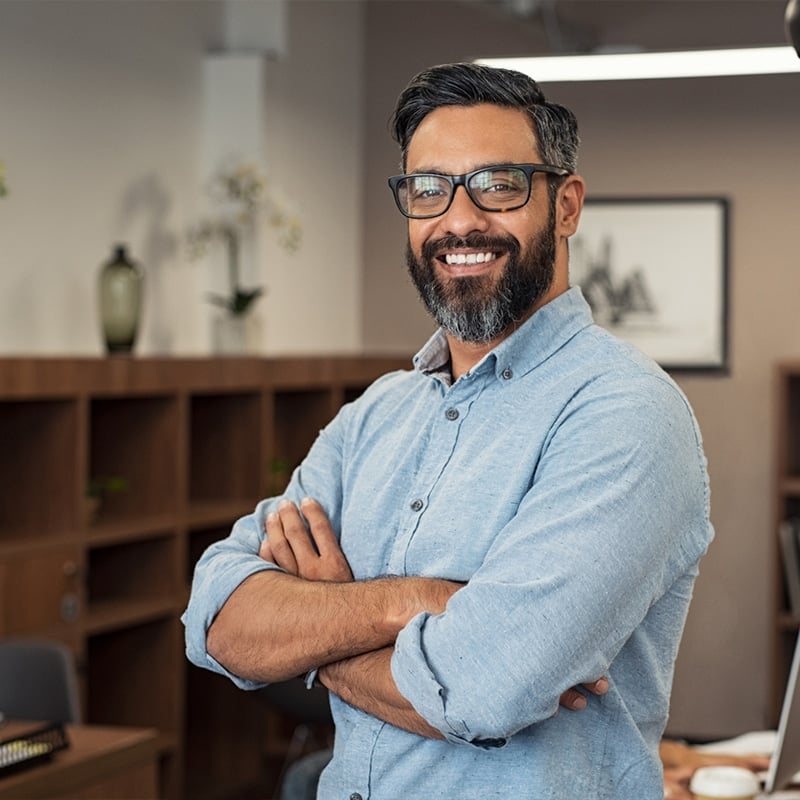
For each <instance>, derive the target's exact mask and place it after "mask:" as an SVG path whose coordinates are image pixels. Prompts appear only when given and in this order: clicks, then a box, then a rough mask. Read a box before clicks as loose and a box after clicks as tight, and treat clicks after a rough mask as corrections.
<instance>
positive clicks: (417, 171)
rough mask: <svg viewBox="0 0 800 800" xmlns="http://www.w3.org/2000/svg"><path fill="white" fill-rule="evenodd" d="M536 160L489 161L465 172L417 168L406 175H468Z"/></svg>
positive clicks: (534, 162)
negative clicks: (480, 170) (481, 170)
mask: <svg viewBox="0 0 800 800" xmlns="http://www.w3.org/2000/svg"><path fill="white" fill-rule="evenodd" d="M536 163H538V162H536V161H496V160H495V161H487V162H486V163H485V164H476V165H475V166H473V167H471V168H470V169H467V170H464V172H446V171H445V170H443V169H437V168H436V167H425V168H417V169H415V170H413V171H408V172H405V173H404V174H405V175H466V174H468V173H470V172H475V171H476V170H479V169H491V168H492V167H503V166H509V165H511V164H536Z"/></svg>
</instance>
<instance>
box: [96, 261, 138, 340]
mask: <svg viewBox="0 0 800 800" xmlns="http://www.w3.org/2000/svg"><path fill="white" fill-rule="evenodd" d="M142 281H143V275H142V270H141V268H140V267H139V265H138V264H136V262H135V261H132V260H131V259H130V258H129V257H128V252H127V248H126V246H125V245H116V246H115V247H114V253H113V255H112V257H111V258H110V259H109V260H108V261H106V262H105V263H104V264H103V266H102V268H101V269H100V279H99V302H100V325H101V328H102V333H103V340H104V342H105V346H106V350H107V352H109V353H130V352H131V351H132V350H133V346H134V344H135V343H136V334H137V332H138V330H139V319H140V316H141V310H142Z"/></svg>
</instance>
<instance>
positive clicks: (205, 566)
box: [181, 409, 347, 689]
mask: <svg viewBox="0 0 800 800" xmlns="http://www.w3.org/2000/svg"><path fill="white" fill-rule="evenodd" d="M346 418H347V411H346V409H342V411H340V413H339V414H338V415H337V417H336V418H335V419H334V420H333V421H332V422H331V423H330V424H329V425H328V426H327V427H326V428H325V429H324V430H322V431H321V432H320V434H319V436H318V437H317V440H316V441H315V443H314V445H313V446H312V448H311V450H310V451H309V453H308V455H307V456H306V458H305V460H304V461H303V463H302V464H301V465H300V466H299V467H298V468H297V469H296V470H295V472H294V474H293V475H292V478H291V480H290V482H289V485H288V487H287V489H286V491H285V493H284V494H283V495H282V496H280V497H273V498H268V499H266V500H262V501H261V502H260V503H259V504H258V506H257V507H256V509H255V511H254V513H253V514H250V515H249V516H246V517H243V518H242V519H240V520H238V521H237V522H236V523H235V525H234V526H233V529H232V531H231V534H230V535H229V536H228V537H227V538H226V539H223V540H221V541H219V542H216V543H214V544H212V545H211V546H210V547H208V549H207V550H206V551H205V552H204V553H203V555H202V556H201V558H200V560H199V561H198V562H197V565H196V567H195V570H194V577H193V580H192V588H191V594H190V598H189V604H188V607H187V608H186V610H185V612H184V613H183V615H182V617H181V621H182V622H183V624H184V627H185V640H186V655H187V658H188V659H189V660H190V661H191V662H192V663H193V664H196V665H197V666H199V667H205V668H206V669H210V670H212V671H214V672H217V673H220V674H221V675H225V676H227V677H228V678H230V679H231V680H232V681H233V682H234V683H235V684H236V685H237V686H239V687H240V688H242V689H257V688H260V687H261V686H263V685H264V684H261V683H255V682H253V681H249V680H245V679H243V678H240V677H238V676H237V675H234V674H232V673H231V672H229V671H228V670H226V669H225V668H224V667H223V666H222V665H221V664H219V663H218V662H217V661H216V660H215V659H214V658H213V657H212V656H210V655H209V653H208V650H207V649H206V636H207V634H208V629H209V627H210V626H211V624H212V622H213V621H214V619H215V618H216V616H217V614H218V613H219V610H220V609H221V608H222V606H223V605H224V604H225V602H226V601H227V599H228V598H229V597H230V595H231V594H232V593H233V592H234V591H235V589H236V588H237V587H238V586H239V585H240V584H241V583H242V582H243V581H244V580H246V579H247V578H249V577H250V576H251V575H254V574H255V573H257V572H262V571H264V570H269V569H280V568H279V567H278V566H276V565H275V564H272V563H270V562H267V561H264V559H262V558H261V557H260V556H259V555H258V550H259V547H260V545H261V542H262V541H263V539H264V535H265V520H266V517H267V514H268V513H269V512H271V511H273V510H275V509H277V507H278V504H279V503H280V501H281V500H283V499H289V500H293V501H294V502H296V503H299V502H300V501H301V500H302V499H303V498H304V497H313V498H315V499H316V500H318V501H319V502H320V503H321V504H322V506H323V508H325V510H326V512H327V514H328V518H329V519H330V521H331V523H332V525H333V529H334V530H335V531H337V532H338V531H340V530H341V507H342V500H341V498H342V490H341V474H342V466H341V464H342V457H341V454H342V442H343V437H344V435H345V430H346V425H347V419H346ZM261 613H265V614H269V613H270V612H269V609H268V608H267V609H263V610H262V612H261Z"/></svg>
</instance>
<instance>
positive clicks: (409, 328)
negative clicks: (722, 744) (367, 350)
mask: <svg viewBox="0 0 800 800" xmlns="http://www.w3.org/2000/svg"><path fill="white" fill-rule="evenodd" d="M579 5H580V4H578V3H564V6H565V7H567V6H569V7H570V8H575V7H577V6H579ZM593 5H594V7H595V8H596V9H598V12H597V13H598V14H599V13H600V12H599V7H602V10H603V11H607V10H608V9H609V8H610V7H611V6H617V7H620V6H625V7H626V8H628V9H632V11H631V14H630V16H624V17H621V16H619V14H617V15H615V14H614V13H613V12H612V11H608V15H609V17H610V20H611V21H610V22H609V23H608V25H609V29H608V30H607V31H605V32H604V31H603V30H599V29H597V30H596V31H595V34H596V35H598V36H601V37H602V36H603V35H605V36H606V38H607V40H616V41H621V42H626V41H637V40H638V41H641V42H642V43H643V44H648V43H649V41H650V42H652V44H653V46H659V45H660V46H662V47H663V46H667V45H666V43H667V42H669V43H670V45H671V46H672V47H676V46H678V45H679V44H680V41H681V39H680V37H681V36H682V37H684V39H686V38H687V37H689V38H691V41H689V42H687V43H689V44H693V45H697V46H712V45H717V44H724V43H726V41H727V44H729V45H731V46H733V45H736V44H740V43H741V44H743V43H750V44H760V43H777V44H781V43H783V40H782V36H783V31H782V10H783V5H784V4H783V3H763V2H762V3H760V4H753V3H746V2H733V3H720V2H715V3H696V4H695V3H693V4H686V3H683V4H681V3H628V4H622V3H617V4H612V3H596V4H593ZM588 6H589V4H584V6H583V7H584V8H588ZM723 6H724V9H723ZM414 7H415V4H413V3H411V4H409V3H403V2H382V3H378V4H374V5H372V4H370V5H369V6H368V23H367V42H368V45H367V108H368V109H369V116H368V119H367V132H368V133H367V156H368V172H367V179H368V183H367V187H366V190H365V197H366V230H367V235H366V239H365V269H366V275H365V306H364V308H365V311H364V326H365V333H364V339H365V341H366V342H369V343H374V344H379V345H381V346H385V347H393V348H398V349H403V348H407V349H413V348H415V347H416V345H417V344H418V343H419V342H420V341H422V339H423V337H424V336H426V335H427V333H428V331H429V330H430V323H429V322H428V320H427V317H426V315H425V313H424V311H423V310H422V309H421V307H420V304H419V303H418V301H417V300H416V297H415V295H414V291H413V289H412V288H411V286H410V283H409V280H408V279H407V277H406V275H405V268H404V266H403V259H402V253H403V246H404V240H405V226H404V223H403V221H402V219H401V217H400V215H399V214H398V213H397V211H396V210H395V209H394V207H393V202H392V200H391V196H390V194H389V191H388V189H387V188H386V185H385V177H386V176H387V175H391V174H395V173H396V172H397V171H398V154H397V152H396V150H395V147H394V145H393V143H392V142H391V141H390V138H389V136H388V134H387V133H386V127H385V125H386V119H387V117H388V116H389V114H390V113H391V110H392V106H393V103H394V100H395V98H396V96H397V94H398V92H399V91H400V90H401V89H402V87H403V86H404V85H405V82H406V81H407V80H408V78H410V77H411V75H413V74H414V73H415V72H416V71H418V70H419V69H422V68H424V67H427V66H429V65H431V64H434V63H442V62H445V61H452V60H460V59H465V58H468V57H471V56H474V55H502V54H508V55H512V54H513V55H518V54H520V53H524V52H526V51H527V52H530V50H531V49H533V48H535V47H536V44H537V40H536V30H535V29H534V26H533V25H530V24H526V23H524V22H520V21H513V20H511V19H509V18H508V17H505V18H504V17H502V16H501V15H499V14H498V13H490V11H487V9H486V8H482V7H478V6H476V5H474V4H473V5H472V6H471V7H469V6H466V7H465V6H463V5H459V4H453V3H447V2H444V3H427V4H426V16H425V25H424V26H420V25H419V24H418V22H419V21H418V19H417V18H416V17H415V16H414V14H412V13H409V12H410V10H411V9H413V8H414ZM644 7H646V9H647V11H646V12H643V11H642V9H643V8H644ZM695 12H697V16H695V17H693V16H692V15H693V14H694V13H695ZM723 15H724V16H725V18H726V20H727V21H728V23H730V24H726V25H725V26H722V25H721V24H720V18H721V16H723ZM723 27H724V28H725V30H723ZM726 36H727V37H728V39H727V40H726V39H725V37H726ZM612 37H613V38H612ZM737 37H738V38H739V41H737ZM648 40H649V41H648ZM656 40H658V41H656ZM412 42H413V47H412V46H410V43H412ZM526 48H528V50H526ZM490 50H491V52H490ZM546 88H547V91H548V94H549V95H550V96H551V97H553V98H554V99H556V100H558V101H560V102H564V103H565V104H567V105H569V106H570V107H572V108H573V109H574V110H575V112H576V114H577V116H578V119H579V122H580V126H581V130H582V136H583V143H584V144H583V149H582V155H581V162H580V171H581V172H582V174H583V175H584V176H585V177H586V179H587V181H588V185H589V191H590V193H594V194H596V195H612V196H613V195H617V196H626V195H632V196H636V195H645V196H654V195H666V196H669V195H673V196H677V195H703V196H708V195H720V196H724V197H727V198H729V200H730V203H731V232H730V246H731V250H730V265H729V266H730V305H729V314H730V353H731V357H730V365H731V370H730V374H729V375H727V376H709V375H687V374H679V375H676V378H677V379H678V382H679V383H680V384H681V386H682V387H683V388H684V389H685V391H686V392H687V394H688V396H689V399H690V401H691V402H692V404H693V405H694V408H695V411H696V413H697V416H698V419H699V421H700V424H701V427H702V429H703V433H704V438H705V444H706V450H707V455H708V458H709V467H710V474H711V482H712V507H713V511H712V516H713V522H714V524H715V526H716V530H717V538H716V541H715V543H714V544H713V546H712V548H711V550H710V552H709V554H708V556H707V557H706V559H705V560H704V562H703V565H702V574H701V577H700V579H699V580H698V583H697V589H696V595H695V600H694V602H693V606H692V609H691V612H690V618H689V621H688V626H687V631H686V635H685V637H684V641H683V645H682V648H681V653H680V656H679V661H678V667H677V674H676V682H675V689H674V694H673V707H672V717H671V723H670V728H671V730H672V731H673V732H676V733H680V734H685V735H693V736H698V737H704V736H708V737H715V736H727V735H733V734H736V733H740V732H741V731H744V730H752V729H761V728H762V727H764V726H765V725H766V724H767V723H768V719H767V713H768V705H769V702H768V690H769V681H770V680H771V674H770V670H769V647H770V638H771V631H772V626H773V620H772V615H771V614H772V606H771V603H772V593H773V590H774V587H773V580H772V576H773V572H772V569H773V564H772V555H773V538H772V537H773V531H772V519H771V515H772V513H773V512H772V495H771V479H772V461H771V459H772V454H773V449H774V448H773V430H772V422H773V403H772V367H773V364H774V362H775V361H776V360H778V359H780V358H784V357H787V356H795V357H796V356H797V355H798V354H800V331H798V329H797V324H796V322H797V311H796V305H797V298H798V296H800V269H799V267H800V263H798V255H797V246H796V228H795V225H796V217H797V201H796V187H797V186H798V184H800V158H798V149H797V143H798V141H800V138H798V137H799V136H800V106H798V104H797V103H796V102H795V101H794V99H795V98H796V97H797V96H798V92H800V75H793V76H782V77H752V78H747V79H737V78H728V79H706V80H698V81H663V82H641V83H639V82H634V81H630V82H620V83H605V84H585V85H583V86H578V85H567V84H561V85H553V86H550V87H546ZM685 291H686V292H691V291H692V286H691V284H689V285H687V286H686V287H685Z"/></svg>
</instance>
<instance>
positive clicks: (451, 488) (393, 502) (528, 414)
mask: <svg viewBox="0 0 800 800" xmlns="http://www.w3.org/2000/svg"><path fill="white" fill-rule="evenodd" d="M455 388H456V389H457V388H458V387H455ZM408 402H409V401H408V398H406V402H405V407H397V408H395V409H389V408H387V409H385V410H384V411H383V413H382V414H380V415H375V418H374V419H371V420H369V421H368V422H366V423H365V424H364V426H363V428H362V429H360V430H359V434H358V436H355V437H354V438H353V441H352V442H351V443H350V449H349V451H348V452H346V453H345V458H344V463H345V464H346V468H345V474H344V476H343V484H344V490H343V497H344V505H343V508H342V546H343V549H344V551H345V553H346V555H347V557H348V559H349V560H350V564H351V566H352V568H353V570H354V573H355V575H356V577H357V578H368V577H376V576H379V575H426V576H436V577H446V578H450V579H452V580H467V579H468V578H469V577H470V576H471V575H472V574H473V573H474V571H475V570H476V569H477V568H478V566H479V565H480V564H481V563H482V561H483V560H484V558H485V556H486V552H487V550H488V548H489V547H490V546H491V545H492V543H493V542H494V540H495V538H496V536H497V535H498V532H499V531H501V530H502V528H503V526H504V525H505V524H506V523H507V522H508V521H509V520H510V519H511V518H512V517H513V516H514V515H515V513H516V511H517V508H518V506H519V503H520V501H521V500H522V498H523V497H524V496H525V494H526V493H527V492H528V491H529V490H530V488H531V485H532V482H533V480H534V476H535V472H536V466H537V463H538V460H539V457H540V454H541V451H542V448H543V446H544V443H545V441H546V439H547V436H548V434H549V431H550V430H551V428H552V426H553V423H554V419H555V415H556V411H555V408H556V406H553V407H552V408H551V409H550V410H549V411H548V410H547V409H543V413H539V414H537V413H536V405H537V403H536V398H535V392H531V390H530V388H528V389H526V388H525V387H523V386H520V387H517V388H516V390H514V387H510V386H507V385H504V384H501V383H499V382H497V381H490V382H489V383H488V384H486V385H484V386H483V387H482V388H477V387H465V390H464V391H453V390H451V391H449V392H446V393H444V394H443V393H442V392H441V390H438V391H435V390H434V389H430V390H428V391H423V392H420V393H419V396H415V397H414V398H413V399H412V400H411V405H412V406H413V407H411V408H409V406H408Z"/></svg>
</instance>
